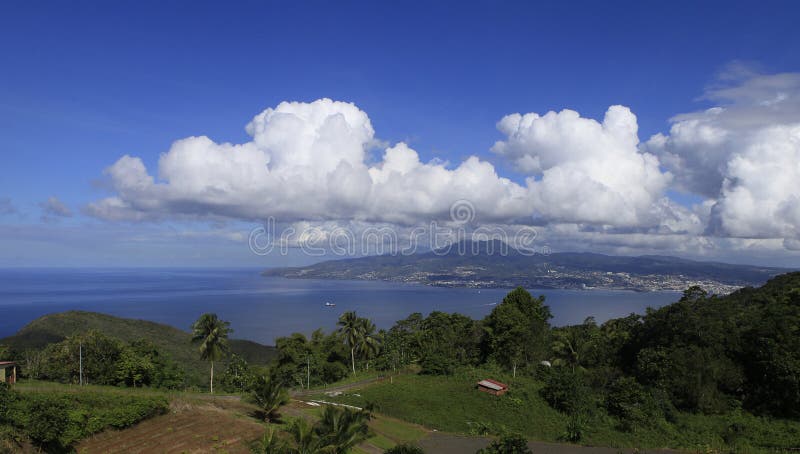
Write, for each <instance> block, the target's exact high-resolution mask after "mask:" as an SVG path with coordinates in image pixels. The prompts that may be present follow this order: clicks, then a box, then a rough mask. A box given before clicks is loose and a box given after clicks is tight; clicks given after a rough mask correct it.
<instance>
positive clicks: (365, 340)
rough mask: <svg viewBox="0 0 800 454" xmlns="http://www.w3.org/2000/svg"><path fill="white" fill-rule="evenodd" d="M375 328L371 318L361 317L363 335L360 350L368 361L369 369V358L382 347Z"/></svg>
mask: <svg viewBox="0 0 800 454" xmlns="http://www.w3.org/2000/svg"><path fill="white" fill-rule="evenodd" d="M375 329H376V328H375V324H374V323H372V321H371V320H370V319H368V318H360V319H359V331H360V333H361V336H360V338H359V343H358V352H359V354H360V355H361V356H362V357H363V358H364V359H365V360H366V361H367V369H369V360H370V359H371V358H374V357H375V356H377V354H378V352H380V349H381V342H380V338H379V337H378V335H377V334H376V333H375Z"/></svg>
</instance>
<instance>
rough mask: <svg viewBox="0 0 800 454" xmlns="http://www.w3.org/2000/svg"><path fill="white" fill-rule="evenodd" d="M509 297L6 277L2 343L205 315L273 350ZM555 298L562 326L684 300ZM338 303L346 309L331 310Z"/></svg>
mask: <svg viewBox="0 0 800 454" xmlns="http://www.w3.org/2000/svg"><path fill="white" fill-rule="evenodd" d="M507 292H508V290H507V289H492V290H485V289H484V290H474V289H461V288H437V287H427V286H419V285H403V284H393V283H385V282H364V281H327V280H293V279H284V278H275V277H270V278H266V277H262V276H260V275H259V270H257V269H114V270H107V269H106V270H95V269H78V270H75V269H70V270H66V269H24V270H9V269H3V270H0V337H4V336H8V335H11V334H13V333H15V332H16V331H17V330H18V329H19V328H21V327H22V326H24V325H25V324H26V323H28V322H30V321H31V320H33V319H35V318H37V317H39V316H41V315H44V314H48V313H52V312H62V311H67V310H73V309H79V310H87V311H96V312H103V313H107V314H111V315H117V316H121V317H131V318H140V319H145V320H152V321H156V322H161V323H166V324H168V325H172V326H175V327H178V328H182V329H184V330H188V328H189V326H190V325H191V323H192V322H193V321H194V320H195V319H196V318H197V317H198V316H199V315H200V314H202V313H204V312H216V313H217V314H219V316H220V317H222V318H223V319H225V320H229V321H230V322H231V325H232V327H233V328H234V331H235V332H234V337H237V338H243V339H251V340H254V341H258V342H262V343H267V344H272V343H273V341H274V339H275V338H276V337H278V336H284V335H288V334H291V333H293V332H302V333H306V334H308V333H310V332H311V331H313V330H314V329H316V328H324V329H325V330H326V331H330V330H332V329H335V327H336V320H337V318H338V317H339V315H340V314H341V313H342V312H344V311H348V310H355V311H357V312H358V314H359V315H361V316H366V317H369V318H371V319H372V320H373V321H374V322H375V323H376V324H377V325H378V327H379V328H388V327H390V326H391V325H392V324H393V323H394V322H395V321H397V320H399V319H402V318H405V317H407V316H408V315H409V314H410V313H412V312H422V313H423V314H428V313H429V312H431V311H433V310H440V311H446V312H459V313H462V314H465V315H469V316H471V317H473V318H481V317H483V316H484V315H486V314H488V313H489V312H490V311H491V310H492V305H493V304H495V303H498V302H500V301H501V300H502V298H503V296H504V295H505V294H506V293H507ZM531 293H533V294H534V295H540V294H541V295H545V297H546V298H547V304H548V305H549V306H550V308H551V310H552V312H553V315H554V318H553V320H552V322H553V324H555V325H565V324H573V323H580V322H581V321H583V319H585V318H586V317H588V316H594V317H595V318H596V319H597V321H598V322H602V321H605V320H607V319H609V318H614V317H620V316H625V315H628V314H630V313H631V312H636V313H643V312H644V310H645V308H647V307H648V306H650V307H658V306H661V305H664V304H667V303H670V302H673V301H675V300H677V299H678V294H676V293H674V292H653V293H635V292H626V291H606V290H588V291H578V290H532V292H531ZM325 302H332V303H335V304H336V307H333V308H328V307H325V306H324V304H325Z"/></svg>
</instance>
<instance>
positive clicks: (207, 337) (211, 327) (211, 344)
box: [192, 314, 233, 394]
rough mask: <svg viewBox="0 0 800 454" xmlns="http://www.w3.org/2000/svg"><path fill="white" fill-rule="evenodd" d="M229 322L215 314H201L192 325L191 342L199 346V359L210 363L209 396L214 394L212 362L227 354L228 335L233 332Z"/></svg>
mask: <svg viewBox="0 0 800 454" xmlns="http://www.w3.org/2000/svg"><path fill="white" fill-rule="evenodd" d="M230 325H231V324H230V322H226V321H224V320H220V318H219V317H217V314H203V315H201V316H200V318H198V319H197V321H196V322H194V324H193V325H192V342H194V343H199V344H200V359H202V360H205V361H209V362H210V363H211V394H214V361H219V360H220V359H222V357H223V355H225V354H226V353H228V351H229V350H230V349H229V348H228V335H229V334H230V333H232V332H233V330H232V329H231V328H230Z"/></svg>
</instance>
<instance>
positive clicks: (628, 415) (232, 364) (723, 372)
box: [0, 273, 800, 452]
mask: <svg viewBox="0 0 800 454" xmlns="http://www.w3.org/2000/svg"><path fill="white" fill-rule="evenodd" d="M550 318H551V314H550V310H549V308H548V307H547V306H546V305H545V300H544V298H543V297H539V298H535V297H533V296H532V295H531V294H530V293H529V292H527V291H526V290H524V289H522V288H517V289H515V290H513V291H511V292H510V293H509V294H508V295H507V296H506V297H505V298H504V299H503V300H502V301H501V302H500V303H499V304H497V306H495V307H494V309H493V310H492V312H491V313H490V314H489V315H487V316H486V317H485V318H484V319H482V320H473V319H471V318H469V317H466V316H464V315H460V314H448V313H443V312H432V313H430V314H429V315H428V316H427V317H426V316H423V315H422V314H419V313H414V314H411V315H410V316H409V317H407V318H406V319H404V320H400V321H398V322H397V323H396V324H395V325H394V326H392V327H391V328H390V329H388V330H377V329H376V327H375V325H374V324H373V323H372V322H371V321H369V320H368V319H365V318H362V317H359V316H358V315H357V314H356V313H354V312H346V313H344V314H342V316H341V317H340V319H339V323H338V329H337V330H335V331H334V332H331V333H325V332H323V331H322V330H317V331H315V332H314V333H312V335H311V336H310V337H306V336H305V335H303V334H293V335H291V336H287V337H282V338H279V339H277V341H276V350H277V356H276V357H275V359H274V361H273V362H272V363H271V365H270V367H269V368H268V369H267V368H264V367H261V366H259V365H257V364H256V365H254V364H251V363H250V362H248V361H247V358H246V357H245V356H243V355H238V354H236V353H235V350H234V349H233V348H228V346H229V345H230V346H231V347H232V344H229V342H232V341H229V340H228V339H227V336H228V333H229V332H230V329H229V325H228V323H227V322H225V321H223V320H220V319H219V318H217V317H216V316H214V315H213V314H205V315H203V316H202V317H201V318H200V319H199V320H198V322H197V323H196V324H195V325H194V327H193V328H194V329H193V332H194V333H193V334H194V339H195V341H196V343H195V345H191V344H190V343H189V339H190V336H189V334H188V333H184V332H182V331H178V332H179V333H182V334H181V337H180V339H181V342H182V343H183V345H185V346H186V348H188V349H189V351H190V352H191V353H192V355H193V356H194V358H195V360H196V361H199V360H201V359H204V360H208V361H209V362H212V361H220V360H222V359H223V358H224V359H225V364H224V368H223V372H222V376H221V377H220V379H219V382H220V384H221V386H222V388H223V389H224V390H225V391H227V392H238V393H242V394H244V395H246V396H247V398H248V399H249V400H250V401H252V402H253V403H255V404H256V405H257V406H258V408H259V412H258V414H259V416H260V417H261V418H262V419H263V420H264V421H267V422H275V421H280V414H279V408H280V406H281V405H283V404H284V403H285V402H286V401H287V394H286V391H285V387H286V386H293V387H298V388H311V387H314V386H317V385H322V384H328V383H333V382H336V381H340V380H342V379H348V378H349V377H353V378H352V379H351V380H359V379H360V377H363V376H365V375H369V374H373V372H372V371H391V372H395V371H400V370H405V371H407V370H409V369H412V370H415V371H418V372H419V373H418V374H413V375H409V374H404V375H400V376H396V377H394V380H393V381H392V382H389V383H387V382H383V383H379V384H376V385H373V386H370V387H367V388H365V389H363V390H360V391H359V393H360V395H344V396H340V397H339V399H341V400H342V401H344V402H346V403H352V404H355V405H359V406H362V407H366V406H368V405H370V404H375V405H377V408H378V409H379V410H380V411H382V412H385V413H387V414H390V415H392V416H396V417H399V418H401V419H405V420H409V421H413V422H417V423H421V424H424V425H427V426H430V427H434V428H437V429H441V430H446V431H453V432H462V433H464V432H466V433H472V434H475V435H503V436H504V437H503V438H501V439H499V440H498V442H497V443H495V444H493V445H492V446H491V447H490V448H487V449H488V451H486V452H501V451H502V450H503V449H505V448H503V446H507V447H509V446H510V447H514V448H513V449H522V448H521V446H520V439H519V438H518V437H516V438H515V437H514V436H513V435H514V434H519V435H523V436H528V437H535V438H539V439H543V440H562V441H571V442H589V443H594V444H604V445H610V446H642V447H660V446H671V447H689V448H699V447H703V446H715V447H725V448H726V449H728V448H734V449H745V450H758V449H775V448H778V449H785V448H790V447H797V445H798V444H800V443H798V440H800V410H798V409H800V273H792V274H786V275H782V276H779V277H776V278H774V279H772V280H770V281H769V282H768V283H767V284H766V285H765V286H763V287H761V288H758V289H753V288H745V289H742V290H740V291H738V292H735V293H733V294H731V295H728V296H716V295H708V294H706V293H705V292H704V291H703V290H701V289H700V288H697V287H693V288H689V289H688V290H686V292H684V295H683V297H682V298H681V299H680V300H679V301H677V302H676V303H674V304H671V305H668V306H665V307H662V308H660V309H656V310H653V309H650V310H648V311H647V312H646V313H645V314H644V315H636V314H631V315H630V316H627V317H623V318H619V319H613V320H609V321H607V322H605V323H602V324H598V323H596V322H595V321H594V320H593V319H591V318H589V319H587V320H586V321H585V322H584V323H582V324H579V325H574V326H566V327H552V326H550V324H549V320H550ZM176 331H177V330H176ZM39 332H40V333H41V332H45V331H39ZM118 332H119V331H118ZM25 336H26V334H25V333H23V337H25ZM162 339H163V337H162ZM18 345H19V344H16V345H14V344H12V346H13V347H14V348H17V346H18ZM79 346H82V348H83V349H84V371H85V373H86V378H87V380H88V381H89V382H91V383H96V384H113V385H123V386H130V387H134V386H135V387H138V386H151V387H165V388H171V387H181V386H182V383H183V379H182V375H181V370H180V367H178V365H177V364H176V362H174V361H173V360H172V359H171V355H170V354H169V353H168V352H163V351H162V350H161V348H160V345H159V344H158V343H157V342H156V341H155V340H154V341H152V342H151V341H145V340H142V339H140V338H135V339H124V338H122V337H120V338H115V337H110V336H109V335H107V334H106V333H104V332H100V331H96V330H89V331H83V332H78V333H74V334H71V335H68V336H66V337H65V338H57V339H56V338H54V339H53V341H51V342H50V343H49V344H48V345H47V346H45V347H44V348H43V349H40V350H38V351H37V352H35V354H32V353H31V352H30V351H26V352H25V354H26V356H24V358H26V360H25V362H24V364H23V365H24V367H25V369H26V370H27V373H29V374H33V375H36V376H38V377H41V378H46V379H49V380H55V381H62V382H67V383H74V382H75V381H76V380H77V370H76V358H75V353H76V351H77V348H81V347H79ZM76 347H77V348H76ZM181 348H184V347H181ZM16 351H17V352H19V350H16ZM32 358H33V359H32ZM209 366H211V367H213V366H212V365H211V364H207V365H204V367H202V368H198V369H197V370H198V371H202V373H203V374H204V375H205V374H208V373H209ZM212 373H213V372H212ZM487 377H493V378H497V379H500V380H503V381H506V382H507V383H509V384H511V390H510V392H509V393H507V394H506V395H504V396H501V397H495V396H490V395H488V394H484V393H478V392H476V391H475V390H474V383H475V382H476V381H477V380H478V379H481V378H487ZM206 379H208V376H207V375H206V376H205V379H204V380H203V381H206ZM212 379H213V378H212ZM206 383H207V382H206ZM80 396H81V397H76V396H61V395H46V394H42V395H38V396H37V395H26V396H24V398H23V397H22V396H21V395H18V394H16V393H13V392H9V391H8V390H7V389H4V390H3V394H2V399H3V402H2V406H0V408H2V414H0V422H2V423H3V424H4V427H6V428H9V427H10V428H11V429H10V430H16V432H14V433H20V431H21V433H23V434H24V435H25V436H26V437H27V438H28V439H30V440H33V441H34V442H36V443H37V444H39V445H41V446H46V447H53V446H56V447H65V446H69V444H71V443H72V442H73V441H74V440H76V439H78V438H80V437H82V436H85V435H86V434H87V433H91V432H93V431H97V430H101V429H102V428H103V427H125V424H132V423H133V422H135V421H137V420H139V419H141V418H143V417H147V416H148V415H152V414H154V413H157V412H158V411H162V409H163V406H164V405H163V401H158V400H157V399H156V400H143V401H140V400H136V398H134V397H129V398H130V399H133V400H131V401H121V400H120V401H114V402H112V401H111V400H104V399H109V398H107V397H103V398H102V399H101V398H99V397H97V396H95V397H91V396H90V395H89V396H84V395H83V394H81V395H80ZM70 399H72V400H70ZM76 399H77V400H76ZM91 399H100V400H97V401H92V400H91ZM93 406H96V408H97V409H99V410H93V411H91V412H89V411H85V412H83V413H81V410H80V409H81V408H87V407H93ZM114 406H118V407H119V408H118V412H116V413H115V411H111V410H109V412H108V413H104V410H103V408H106V407H109V408H110V407H114ZM326 418H327V419H329V420H330V421H329V422H330V423H331V424H334V425H332V426H330V427H328V426H325V424H328V423H326V422H324V421H325V420H326ZM368 420H369V417H368V412H364V413H359V412H350V411H344V410H335V409H327V408H326V409H325V410H324V412H323V414H322V420H321V421H322V422H320V423H318V424H316V425H314V424H305V423H303V422H297V423H296V424H294V423H292V424H291V425H290V426H289V427H287V428H286V430H285V431H283V432H280V433H275V432H269V433H268V434H267V435H266V436H265V438H264V440H263V444H264V446H265V448H264V449H265V450H269V449H273V448H274V449H277V448H276V447H277V446H280V450H281V451H280V452H306V451H308V450H309V449H311V450H312V451H313V450H314V449H318V448H319V449H328V450H332V452H344V451H346V450H347V449H349V448H348V446H353V443H356V440H363V439H364V437H366V436H367V435H368V434H367V430H366V429H365V428H364V427H366V426H365V425H364V424H365V421H368ZM304 424H305V425H304ZM336 424H339V425H336ZM52 428H56V429H52ZM332 428H333V429H332ZM334 429H335V430H334ZM337 437H338V438H337ZM332 440H337V441H335V442H334V441H332ZM348 440H349V441H348ZM326 446H327V447H328V448H326ZM509 449H512V448H509ZM492 450H494V451H492ZM498 450H499V451H498Z"/></svg>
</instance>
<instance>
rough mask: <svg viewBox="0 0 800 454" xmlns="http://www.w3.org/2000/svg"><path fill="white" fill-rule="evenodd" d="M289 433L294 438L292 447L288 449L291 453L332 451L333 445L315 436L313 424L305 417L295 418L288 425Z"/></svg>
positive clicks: (314, 453)
mask: <svg viewBox="0 0 800 454" xmlns="http://www.w3.org/2000/svg"><path fill="white" fill-rule="evenodd" d="M289 434H290V435H291V436H292V439H293V440H294V447H292V448H291V449H289V452H290V453H292V454H319V453H334V452H335V450H334V449H335V448H334V447H333V446H326V445H325V444H324V441H323V440H322V439H321V438H319V436H317V433H316V432H315V431H314V426H312V425H311V424H309V423H308V420H306V419H305V418H297V419H296V420H295V421H294V423H292V425H291V426H290V427H289Z"/></svg>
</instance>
